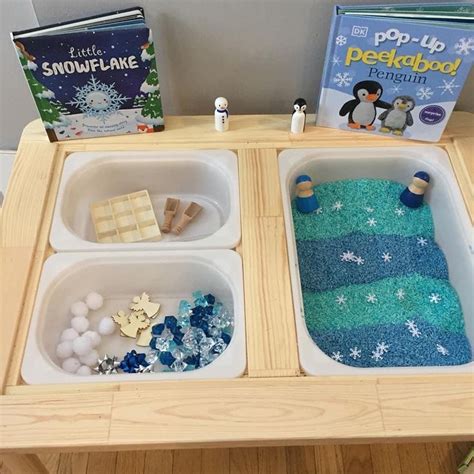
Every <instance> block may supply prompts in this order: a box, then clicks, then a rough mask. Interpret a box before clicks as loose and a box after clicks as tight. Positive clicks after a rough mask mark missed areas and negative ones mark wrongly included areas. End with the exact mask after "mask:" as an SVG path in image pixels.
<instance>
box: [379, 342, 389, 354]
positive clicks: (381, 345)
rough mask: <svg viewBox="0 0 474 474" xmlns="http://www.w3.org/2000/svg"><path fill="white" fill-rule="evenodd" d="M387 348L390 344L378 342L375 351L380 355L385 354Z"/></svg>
mask: <svg viewBox="0 0 474 474" xmlns="http://www.w3.org/2000/svg"><path fill="white" fill-rule="evenodd" d="M389 347H390V344H385V342H379V343H378V344H377V347H376V348H375V350H376V351H378V352H380V353H381V354H386V353H387V352H388V348H389Z"/></svg>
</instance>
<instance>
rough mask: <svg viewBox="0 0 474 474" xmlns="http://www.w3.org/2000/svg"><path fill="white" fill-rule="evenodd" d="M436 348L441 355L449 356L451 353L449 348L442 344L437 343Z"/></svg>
mask: <svg viewBox="0 0 474 474" xmlns="http://www.w3.org/2000/svg"><path fill="white" fill-rule="evenodd" d="M436 350H437V351H438V352H439V353H440V354H441V355H444V356H448V355H449V351H448V349H446V347H443V346H442V345H441V344H436Z"/></svg>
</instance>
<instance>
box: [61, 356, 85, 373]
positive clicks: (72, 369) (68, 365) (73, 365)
mask: <svg viewBox="0 0 474 474" xmlns="http://www.w3.org/2000/svg"><path fill="white" fill-rule="evenodd" d="M80 366H81V363H80V362H79V361H78V360H77V359H76V358H75V357H70V358H69V359H66V360H65V361H64V362H63V365H62V368H63V370H65V371H66V372H69V373H71V374H75V373H76V372H77V369H78V368H79V367H80Z"/></svg>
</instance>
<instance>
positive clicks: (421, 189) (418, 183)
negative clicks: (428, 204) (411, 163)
mask: <svg viewBox="0 0 474 474" xmlns="http://www.w3.org/2000/svg"><path fill="white" fill-rule="evenodd" d="M429 182H430V175H429V174H428V173H427V172H426V171H417V172H416V173H415V174H414V175H413V180H412V182H411V184H410V185H409V186H408V187H406V188H405V190H404V191H403V192H402V194H400V201H401V203H402V204H405V206H407V207H411V208H416V207H420V206H421V205H422V204H423V196H424V194H425V190H426V188H427V187H428V184H429Z"/></svg>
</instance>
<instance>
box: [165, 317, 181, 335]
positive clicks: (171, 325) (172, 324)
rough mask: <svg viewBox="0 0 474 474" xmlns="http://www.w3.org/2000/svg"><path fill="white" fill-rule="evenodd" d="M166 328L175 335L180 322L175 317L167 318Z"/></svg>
mask: <svg viewBox="0 0 474 474" xmlns="http://www.w3.org/2000/svg"><path fill="white" fill-rule="evenodd" d="M165 326H166V327H167V328H168V329H169V330H170V331H171V332H172V333H174V332H175V331H176V329H177V326H178V320H177V319H176V318H175V317H174V316H165Z"/></svg>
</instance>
